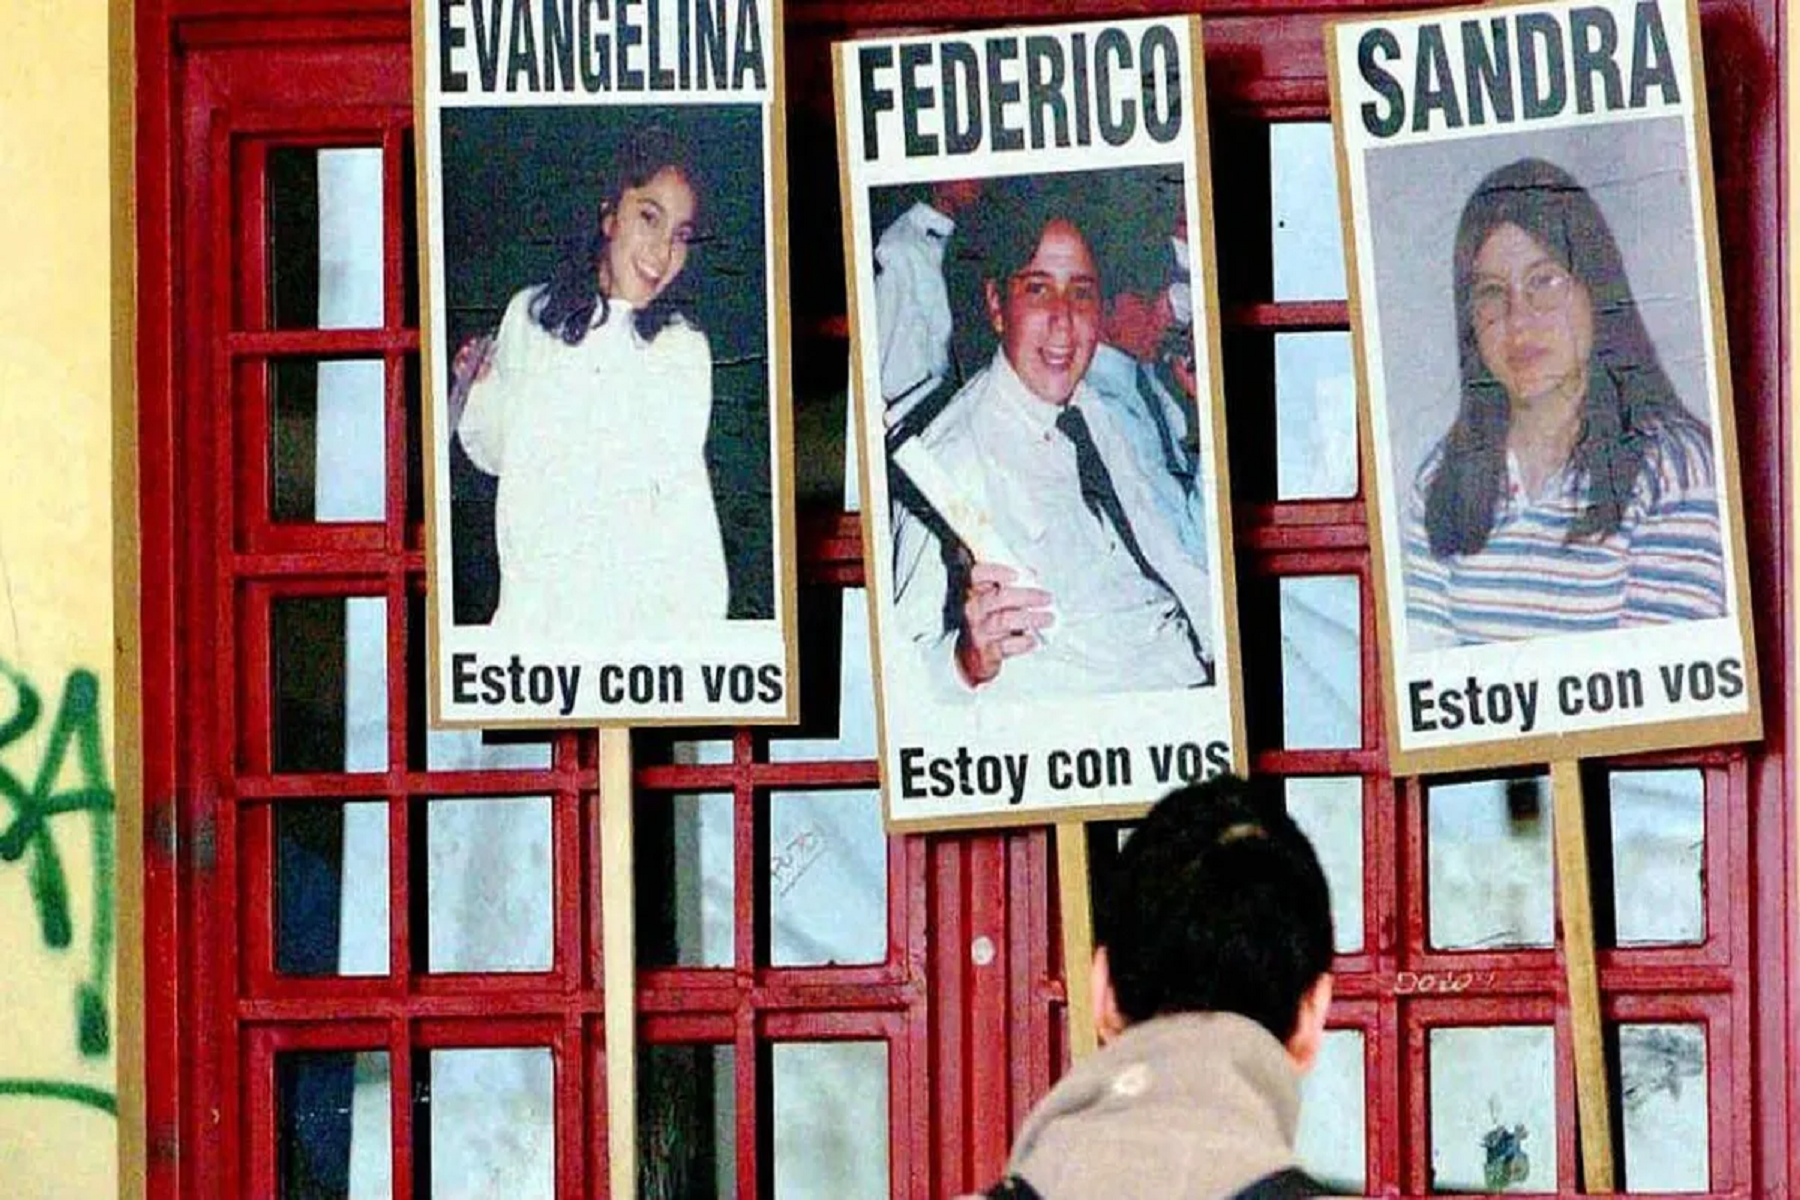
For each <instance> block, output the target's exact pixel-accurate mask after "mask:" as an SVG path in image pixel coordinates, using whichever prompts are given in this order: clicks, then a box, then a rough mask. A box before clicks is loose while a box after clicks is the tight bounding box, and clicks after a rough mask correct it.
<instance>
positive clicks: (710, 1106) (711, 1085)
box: [637, 1045, 737, 1200]
mask: <svg viewBox="0 0 1800 1200" xmlns="http://www.w3.org/2000/svg"><path fill="white" fill-rule="evenodd" d="M736 1062H737V1054H736V1052H735V1051H734V1050H733V1048H732V1047H731V1046H704V1045H700V1046H696V1045H650V1046H645V1047H644V1048H643V1049H642V1050H641V1051H640V1052H639V1058H638V1097H637V1104H638V1195H639V1196H640V1197H642V1200H690V1198H691V1200H711V1198H714V1197H724V1196H731V1195H734V1194H735V1193H736V1191H737V1088H736V1087H735V1078H736Z"/></svg>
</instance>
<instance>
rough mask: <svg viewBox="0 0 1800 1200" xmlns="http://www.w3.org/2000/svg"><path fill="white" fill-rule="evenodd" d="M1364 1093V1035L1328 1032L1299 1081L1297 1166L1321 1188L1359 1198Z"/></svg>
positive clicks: (1365, 1117)
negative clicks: (1329, 1188)
mask: <svg viewBox="0 0 1800 1200" xmlns="http://www.w3.org/2000/svg"><path fill="white" fill-rule="evenodd" d="M1367 1105H1368V1093H1367V1091H1366V1090H1365V1088H1364V1086H1363V1035H1362V1031H1361V1030H1357V1029H1332V1030H1328V1031H1326V1034H1325V1044H1324V1045H1323V1046H1322V1047H1321V1048H1320V1050H1319V1057H1318V1059H1317V1060H1316V1061H1315V1062H1314V1063H1313V1066H1312V1070H1310V1071H1308V1072H1307V1073H1306V1074H1305V1075H1304V1076H1302V1077H1301V1080H1300V1136H1299V1139H1298V1141H1297V1143H1296V1145H1295V1150H1296V1152H1297V1153H1298V1156H1299V1159H1300V1165H1301V1166H1302V1167H1303V1168H1304V1169H1305V1170H1306V1172H1307V1173H1308V1174H1309V1175H1311V1176H1313V1178H1315V1179H1317V1180H1319V1181H1320V1182H1321V1183H1324V1184H1326V1185H1327V1186H1329V1187H1332V1188H1336V1189H1343V1190H1347V1191H1356V1192H1360V1191H1362V1190H1363V1181H1364V1177H1365V1176H1366V1174H1367V1163H1368V1149H1367V1143H1368V1128H1367V1125H1368V1112H1367Z"/></svg>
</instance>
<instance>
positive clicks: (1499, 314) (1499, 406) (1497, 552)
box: [1405, 158, 1726, 651]
mask: <svg viewBox="0 0 1800 1200" xmlns="http://www.w3.org/2000/svg"><path fill="white" fill-rule="evenodd" d="M1453 276H1454V291H1453V295H1454V297H1455V305H1456V323H1457V331H1458V350H1459V359H1460V363H1459V370H1460V383H1461V387H1460V398H1459V402H1458V407H1457V412H1456V416H1455V419H1454V422H1453V423H1452V424H1451V426H1450V429H1449V431H1448V432H1447V433H1446V434H1444V435H1443V437H1442V439H1441V440H1440V441H1439V442H1438V443H1437V445H1436V446H1435V447H1434V448H1433V449H1432V450H1431V451H1430V452H1429V453H1428V454H1427V455H1426V456H1425V458H1424V461H1423V463H1422V465H1421V466H1420V467H1419V469H1418V471H1417V474H1416V476H1415V478H1414V482H1413V487H1412V492H1411V496H1410V498H1409V501H1408V503H1407V511H1406V544H1405V561H1406V576H1405V588H1406V592H1405V595H1406V610H1407V624H1408V634H1409V642H1410V648H1411V649H1412V650H1415V651H1416V650H1421V649H1431V648H1434V647H1441V646H1450V645H1466V644H1471V643H1485V642H1499V641H1509V640H1517V639H1524V638H1533V637H1542V636H1548V635H1555V634H1569V633H1588V632H1595V631H1600V630H1609V629H1616V628H1622V627H1629V626H1642V625H1654V624H1660V623H1665V622H1671V621H1690V620H1699V619H1704V618H1709V617H1718V616H1722V615H1724V613H1725V606H1726V585H1725V564H1724V555H1723V550H1722V546H1721V535H1720V510H1719V501H1718V496H1717V494H1716V491H1715V485H1716V480H1717V477H1716V474H1715V469H1714V461H1713V448H1712V433H1711V430H1710V429H1709V428H1708V427H1707V425H1706V424H1705V423H1704V422H1703V421H1702V420H1700V419H1699V418H1698V417H1696V416H1694V415H1693V414H1692V413H1691V412H1690V411H1689V410H1688V408H1687V407H1686V406H1684V405H1683V403H1682V401H1681V398H1680V397H1679V396H1678V395H1677V394H1676V391H1675V388H1674V386H1673V385H1672V384H1671V383H1670V380H1669V376H1668V374H1667V373H1666V372H1665V370H1664V368H1663V365H1662V364H1661V362H1660V361H1659V360H1658V357H1657V352H1656V347H1655V346H1654V345H1653V343H1652V341H1651V338H1650V335H1649V333H1648V332H1647V330H1646V329H1645V326H1644V321H1643V318H1642V316H1641V315H1640V313H1639V311H1638V306H1637V303H1636V301H1635V300H1634V299H1633V295H1632V290H1631V284H1630V281H1629V279H1628V278H1627V274H1626V269H1625V263H1624V259H1623V257H1622V255H1621V254H1620V251H1619V246H1618V243H1617V241H1616V240H1615V238H1614V237H1613V233H1612V230H1611V229H1610V228H1609V226H1608V224H1607V221H1606V218H1605V217H1604V216H1603V215H1602V213H1601V210H1600V208H1599V206H1598V205H1597V204H1596V203H1595V201H1594V199H1593V197H1592V196H1590V195H1589V193H1588V192H1587V190H1586V189H1585V188H1583V187H1582V186H1581V184H1580V183H1578V182H1577V181H1576V180H1575V179H1574V177H1573V176H1571V175H1570V174H1569V173H1568V172H1566V171H1564V170H1563V169H1562V168H1560V167H1558V166H1555V165H1553V164H1551V163H1549V162H1545V161H1543V160H1541V159H1536V158H1523V159H1519V160H1518V161H1515V162H1512V163H1509V164H1508V165H1506V166H1503V167H1500V168H1499V169H1497V170H1494V171H1492V172H1491V173H1490V174H1488V175H1487V176H1486V178H1484V179H1483V180H1482V181H1481V182H1480V183H1479V184H1478V185H1477V186H1476V187H1475V189H1474V191H1473V193H1472V194H1471V195H1470V197H1469V199H1468V201H1467V202H1466V203H1465V204H1464V206H1463V210H1462V216H1461V218H1460V220H1459V222H1458V224H1457V229H1456V238H1455V243H1454V253H1453Z"/></svg>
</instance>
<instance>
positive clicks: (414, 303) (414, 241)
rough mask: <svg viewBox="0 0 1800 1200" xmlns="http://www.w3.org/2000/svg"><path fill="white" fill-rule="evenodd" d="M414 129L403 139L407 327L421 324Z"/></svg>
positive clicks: (402, 235)
mask: <svg viewBox="0 0 1800 1200" xmlns="http://www.w3.org/2000/svg"><path fill="white" fill-rule="evenodd" d="M416 154H417V151H416V150H415V149H414V146H413V131H412V130H410V129H408V130H407V131H406V132H405V133H404V134H402V135H401V140H400V281H401V282H400V286H401V291H402V294H401V301H400V303H401V316H400V319H401V320H402V321H404V322H405V323H406V325H407V327H408V328H409V329H410V328H417V327H418V324H419V193H418V182H419V175H418V170H419V168H418V159H417V158H416V157H415V155H416Z"/></svg>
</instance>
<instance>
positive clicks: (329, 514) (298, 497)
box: [269, 358, 387, 522]
mask: <svg viewBox="0 0 1800 1200" xmlns="http://www.w3.org/2000/svg"><path fill="white" fill-rule="evenodd" d="M383 388H384V381H383V378H382V369H381V360H379V359H360V358H359V359H325V360H319V359H312V358H283V359H277V360H276V361H274V362H272V363H270V364H269V409H270V411H269V479H270V486H271V488H272V489H273V493H274V494H273V495H272V496H270V498H269V515H270V516H271V517H272V518H273V519H274V520H276V521H324V522H330V521H379V520H381V519H382V518H383V517H384V516H385V515H386V506H387V463H386V454H387V421H386V414H385V413H384V411H383Z"/></svg>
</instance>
